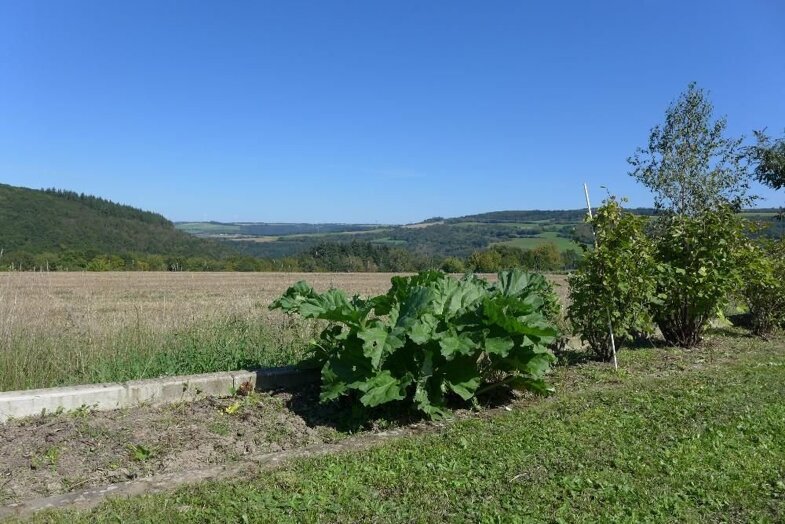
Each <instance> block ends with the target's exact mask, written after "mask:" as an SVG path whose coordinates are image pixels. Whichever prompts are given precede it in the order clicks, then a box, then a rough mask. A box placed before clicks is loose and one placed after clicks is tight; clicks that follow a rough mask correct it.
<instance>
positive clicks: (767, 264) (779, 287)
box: [742, 240, 785, 336]
mask: <svg viewBox="0 0 785 524" xmlns="http://www.w3.org/2000/svg"><path fill="white" fill-rule="evenodd" d="M745 265H746V271H745V283H744V287H743V288H742V294H743V295H744V299H745V301H746V303H747V307H748V308H749V310H750V328H751V329H752V332H753V333H755V334H756V335H760V336H766V335H768V334H770V333H771V332H772V331H774V329H775V328H776V327H778V326H781V325H782V324H783V323H784V322H785V240H780V241H779V242H772V241H764V242H763V243H762V244H757V245H752V246H750V250H749V252H748V254H747V259H746V264H745Z"/></svg>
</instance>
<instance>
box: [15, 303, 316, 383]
mask: <svg viewBox="0 0 785 524" xmlns="http://www.w3.org/2000/svg"><path fill="white" fill-rule="evenodd" d="M314 326H315V324H310V325H308V324H302V325H293V324H286V323H283V324H281V325H274V324H271V323H269V322H268V321H266V320H264V319H245V318H234V317H227V318H217V319H211V320H209V321H201V322H196V323H193V324H191V325H189V326H186V327H184V328H183V329H180V330H177V331H168V332H159V331H155V330H152V329H149V330H148V329H145V328H143V327H127V328H124V329H121V330H119V331H117V332H116V333H113V334H112V336H111V337H107V338H103V339H102V340H101V341H100V342H99V343H97V342H96V341H93V340H90V338H89V335H82V334H80V333H71V332H64V333H62V334H61V336H60V337H57V338H53V337H51V336H40V337H36V336H34V335H30V334H17V335H16V337H15V339H13V340H10V341H8V344H9V348H13V349H9V348H6V349H5V350H3V351H0V370H1V371H2V373H0V391H13V390H21V389H32V388H45V387H54V386H63V385H73V384H93V383H100V382H119V381H125V380H134V379H142V378H151V377H158V376H163V375H187V374H195V373H208V372H214V371H232V370H236V369H248V368H256V367H269V366H281V365H287V364H295V363H297V362H299V361H300V360H301V359H302V358H303V356H304V354H305V352H306V349H307V342H308V340H309V339H310V338H311V337H312V336H314V334H316V333H317V331H316V330H315V327H314Z"/></svg>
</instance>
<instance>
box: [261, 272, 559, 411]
mask: <svg viewBox="0 0 785 524" xmlns="http://www.w3.org/2000/svg"><path fill="white" fill-rule="evenodd" d="M270 308H271V309H281V310H283V311H285V312H286V313H290V314H292V313H297V314H299V315H301V316H302V317H304V318H316V319H322V320H327V321H329V322H330V325H328V327H327V328H326V329H325V330H324V331H323V332H322V333H321V336H320V338H319V340H318V341H317V342H315V343H314V358H315V359H316V360H317V361H318V362H319V363H320V364H321V365H322V372H321V375H322V392H321V400H322V401H330V400H334V399H337V398H339V397H341V396H343V395H351V396H354V397H359V402H360V403H361V404H362V405H363V406H366V407H373V406H378V405H380V404H384V403H387V402H392V401H406V402H410V403H413V404H414V405H415V406H416V407H417V409H419V410H420V411H422V412H424V413H425V414H427V415H428V416H430V417H436V418H438V417H441V416H443V414H444V411H443V410H444V406H445V402H446V400H447V396H448V395H451V394H454V395H457V396H458V397H460V398H462V399H464V400H470V399H473V398H474V397H475V395H477V394H478V392H481V391H483V390H487V389H492V388H494V387H498V386H505V387H510V388H515V389H525V390H530V391H534V392H537V393H545V392H547V391H548V387H547V385H546V383H545V380H544V375H545V373H546V372H547V371H548V369H549V366H550V364H551V362H552V361H553V360H554V356H553V354H552V352H551V350H550V349H549V348H548V345H549V344H551V343H553V342H554V341H555V340H556V336H557V334H558V333H557V329H556V328H555V327H554V326H553V323H552V322H551V321H550V320H549V315H553V314H554V311H558V302H557V298H556V297H555V295H554V294H553V290H552V288H551V286H550V284H549V283H548V281H547V280H545V278H544V277H543V276H542V275H533V274H527V273H523V272H521V271H519V270H514V271H507V272H502V273H499V280H498V282H497V283H495V284H489V283H488V282H486V281H484V280H482V279H480V278H477V277H475V276H466V277H464V278H462V279H460V280H458V279H455V278H453V277H450V276H448V275H446V274H444V273H442V272H439V271H428V272H423V273H420V274H418V275H415V276H410V277H393V279H392V287H391V289H390V290H389V291H388V292H387V294H385V295H380V296H377V297H374V298H370V299H362V298H360V297H358V296H355V297H353V298H351V299H349V298H347V296H346V295H345V293H344V292H342V291H340V290H335V289H332V290H329V291H327V292H325V293H321V294H320V293H317V292H315V291H314V290H313V289H312V288H311V287H310V286H309V285H308V284H306V283H305V282H298V283H297V284H295V285H294V286H292V287H291V288H289V289H288V290H287V291H286V293H285V294H284V295H283V296H282V297H280V298H279V299H278V300H276V301H275V302H274V303H273V304H272V305H271V306H270Z"/></svg>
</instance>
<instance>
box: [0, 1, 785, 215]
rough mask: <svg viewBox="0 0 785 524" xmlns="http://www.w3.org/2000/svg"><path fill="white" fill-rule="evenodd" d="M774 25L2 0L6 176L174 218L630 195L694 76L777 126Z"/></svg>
mask: <svg viewBox="0 0 785 524" xmlns="http://www.w3.org/2000/svg"><path fill="white" fill-rule="evenodd" d="M783 27H785V2H782V1H780V0H770V1H765V0H760V1H750V2H738V1H734V2H728V1H722V0H720V1H690V2H687V1H683V0H682V1H650V0H642V1H641V0H636V1H629V0H625V1H616V2H585V1H575V2H536V3H535V2H524V1H493V2H467V1H455V0H450V1H427V2H423V1H417V0H412V1H405V0H401V1H394V2H392V1H384V2H383V1H367V0H363V1H360V0H356V1H328V0H324V1H321V0H320V1H316V0H314V1H310V2H300V1H290V0H287V1H285V2H280V1H277V2H263V1H248V2H242V1H233V2H219V1H214V2H171V1H162V0H155V1H150V2H147V1H139V0H135V1H133V2H118V1H114V2H109V1H105V0H100V1H95V2H87V1H79V0H74V1H69V2H62V1H49V2H42V1H36V0H14V1H9V0H0V182H3V183H8V184H13V185H23V186H28V187H35V188H38V187H51V186H55V187H59V188H67V189H73V190H76V191H81V192H86V193H91V194H96V195H100V196H103V197H106V198H110V199H112V200H115V201H119V202H123V203H128V204H132V205H135V206H138V207H142V208H145V209H151V210H154V211H158V212H161V213H163V214H164V215H166V216H167V217H169V218H171V219H173V220H203V219H212V220H225V221H231V220H248V221H284V222H287V221H288V222H291V221H340V222H369V223H376V222H380V223H401V222H411V221H416V220H420V219H423V218H427V217H431V216H435V215H442V216H456V215H464V214H470V213H476V212H484V211H492V210H502V209H532V208H538V209H558V208H577V207H580V206H581V205H582V204H583V194H582V186H581V185H582V183H583V182H584V181H586V182H588V183H589V184H590V187H591V188H592V190H593V194H594V198H595V200H597V201H598V200H600V198H601V196H602V191H603V190H601V189H600V186H601V185H604V186H607V187H608V188H609V189H610V190H611V191H612V192H614V193H616V194H619V195H626V196H628V197H629V198H630V201H631V204H632V205H641V206H644V205H649V204H650V203H651V196H650V195H649V193H648V191H647V190H646V189H645V188H642V187H640V186H638V185H636V184H635V182H634V181H633V180H632V179H631V177H629V176H628V175H627V171H628V166H627V163H626V160H625V159H626V158H627V157H628V156H629V155H630V154H632V153H633V151H634V150H635V148H636V147H638V146H643V145H645V143H646V140H647V137H648V132H649V129H650V128H651V127H652V126H654V125H656V124H658V123H659V122H661V121H662V119H663V114H664V111H665V108H666V107H667V105H668V103H669V102H670V101H671V100H673V99H674V98H676V97H677V96H678V94H679V93H680V92H681V91H682V90H683V89H684V88H685V87H686V86H687V84H688V83H689V82H690V81H696V82H698V84H699V86H701V87H703V88H706V89H708V90H710V92H711V98H712V100H713V102H714V104H715V108H716V112H717V114H725V115H727V116H728V121H729V133H731V134H734V135H738V134H746V135H749V134H751V131H752V130H753V129H760V128H763V127H768V128H769V130H770V131H772V132H773V133H775V134H777V135H781V134H782V132H783V130H784V129H785V31H783V30H782V28H783ZM759 192H760V193H761V194H763V195H764V196H766V197H767V200H766V201H764V202H763V203H764V204H766V205H782V204H783V203H785V195H783V194H782V193H780V194H775V193H773V192H771V191H765V190H762V189H760V191H759Z"/></svg>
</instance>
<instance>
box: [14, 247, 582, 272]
mask: <svg viewBox="0 0 785 524" xmlns="http://www.w3.org/2000/svg"><path fill="white" fill-rule="evenodd" d="M580 256H581V255H580V254H579V253H578V252H576V251H574V250H570V251H566V252H563V253H562V252H560V251H559V250H558V248H557V247H556V245H555V244H553V243H547V244H544V245H542V246H539V247H537V248H534V249H530V250H526V249H520V248H516V247H512V246H505V245H497V246H493V247H491V248H489V249H485V250H480V251H476V252H474V253H472V254H471V255H470V256H468V257H466V258H459V257H446V258H441V257H431V256H427V255H422V254H419V253H417V252H412V251H409V250H407V249H403V248H396V247H389V246H379V245H375V244H373V243H370V242H360V241H353V242H347V243H333V242H323V243H320V244H317V245H316V246H314V247H312V248H311V249H308V250H307V251H306V252H304V253H301V254H299V255H296V256H291V257H281V258H256V257H252V256H248V255H235V256H229V257H223V258H210V257H199V256H175V255H169V256H164V255H149V254H144V253H127V254H123V255H106V254H102V253H94V252H83V251H77V250H64V251H59V252H45V253H37V254H33V253H28V252H24V251H17V252H12V253H5V254H0V268H1V269H5V270H20V271H308V272H310V271H329V272H375V271H382V272H415V271H421V270H423V269H434V268H441V269H443V270H444V271H446V272H449V273H464V272H466V271H477V272H481V273H494V272H497V271H500V270H502V269H510V268H515V267H520V268H525V269H529V270H533V271H558V270H562V269H572V268H575V267H577V264H578V260H579V259H580Z"/></svg>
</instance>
